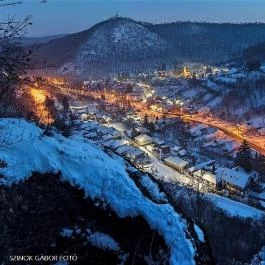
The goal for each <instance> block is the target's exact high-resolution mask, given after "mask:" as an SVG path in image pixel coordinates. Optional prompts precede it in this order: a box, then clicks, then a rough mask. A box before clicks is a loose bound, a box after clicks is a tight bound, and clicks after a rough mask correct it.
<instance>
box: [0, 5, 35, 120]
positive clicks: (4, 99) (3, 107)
mask: <svg viewBox="0 0 265 265" xmlns="http://www.w3.org/2000/svg"><path fill="white" fill-rule="evenodd" d="M21 3H22V1H7V0H0V7H1V8H5V7H7V6H15V5H18V4H21ZM29 24H31V22H30V16H27V17H25V18H24V19H22V20H19V19H16V17H14V16H13V17H7V18H6V20H4V21H0V116H2V117H3V116H6V115H10V113H13V112H14V107H15V104H14V102H15V98H16V89H17V88H18V85H19V82H20V81H22V75H24V74H25V71H26V69H27V67H29V62H30V58H29V55H30V53H31V52H30V51H26V50H25V49H23V48H22V47H21V46H19V39H20V38H21V37H23V36H24V35H25V33H26V29H27V26H28V25H29Z"/></svg>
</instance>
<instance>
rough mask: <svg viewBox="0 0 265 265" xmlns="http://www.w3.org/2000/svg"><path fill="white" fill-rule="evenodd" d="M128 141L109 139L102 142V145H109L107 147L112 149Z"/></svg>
mask: <svg viewBox="0 0 265 265" xmlns="http://www.w3.org/2000/svg"><path fill="white" fill-rule="evenodd" d="M128 143H129V142H128V141H126V140H124V139H123V140H110V141H107V142H105V143H103V145H104V146H105V147H109V148H112V149H116V148H118V147H120V146H123V145H126V144H128Z"/></svg>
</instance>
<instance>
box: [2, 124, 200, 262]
mask: <svg viewBox="0 0 265 265" xmlns="http://www.w3.org/2000/svg"><path fill="white" fill-rule="evenodd" d="M0 128H1V135H0V140H1V141H0V143H1V149H0V159H1V160H2V161H5V163H6V164H5V165H4V166H3V167H1V168H0V176H1V179H0V181H1V184H2V185H11V184H12V183H17V182H20V181H23V180H24V179H25V178H28V177H29V176H31V174H32V172H34V171H35V172H40V173H46V172H51V173H55V172H58V171H60V172H61V175H62V177H63V179H64V180H66V181H68V182H70V183H71V184H72V185H75V186H78V187H80V188H82V189H83V190H84V191H85V193H86V195H87V196H88V197H90V198H92V199H95V198H101V199H104V200H105V201H106V203H108V204H109V205H110V206H111V207H112V209H113V210H114V211H115V212H116V213H117V214H118V215H119V216H120V217H121V218H122V217H126V216H131V217H134V216H138V215H141V216H143V217H144V218H145V219H146V221H147V222H148V224H149V225H150V226H151V227H152V228H153V229H157V230H158V231H159V233H160V234H161V235H162V236H163V237H164V239H165V242H166V243H167V244H168V246H169V247H170V254H171V256H170V262H171V264H181V265H185V264H187V265H190V264H195V261H194V256H195V249H194V247H193V245H192V243H191V241H190V240H188V239H187V238H186V234H185V231H186V229H187V227H186V222H185V220H183V219H182V217H181V216H180V215H178V214H177V213H176V212H175V211H174V209H173V208H172V207H171V206H170V205H168V204H163V205H158V204H155V203H153V202H151V201H150V200H148V199H147V198H146V197H144V196H143V194H142V193H141V192H140V190H139V189H138V188H137V186H136V185H135V183H134V182H133V181H132V179H131V178H130V177H129V175H128V173H127V171H126V165H125V162H124V161H123V160H121V159H113V158H111V157H110V156H108V155H107V154H106V153H104V152H103V151H102V150H100V149H98V148H97V147H95V146H93V145H92V144H90V143H84V142H83V139H82V138H81V137H79V136H72V137H71V138H64V137H63V136H61V135H59V134H57V133H55V132H54V133H53V135H52V136H46V135H45V134H44V132H43V130H42V129H40V128H38V127H37V126H36V125H35V124H33V123H29V122H26V121H25V120H19V119H1V120H0Z"/></svg>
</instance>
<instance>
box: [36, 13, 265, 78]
mask: <svg viewBox="0 0 265 265" xmlns="http://www.w3.org/2000/svg"><path fill="white" fill-rule="evenodd" d="M264 41H265V24H261V23H252V24H217V23H198V22H176V23H168V24H150V23H144V22H137V21H134V20H132V19H129V18H120V17H119V18H111V19H109V20H106V21H103V22H101V23H99V24H96V25H95V26H93V27H91V28H90V29H88V30H86V31H82V32H79V33H76V34H70V35H67V36H65V37H63V38H58V39H56V40H51V41H50V42H48V43H46V44H41V45H35V46H34V51H35V55H36V61H37V62H42V61H47V63H48V64H52V65H54V66H55V67H57V69H59V72H60V73H62V74H77V75H84V74H85V75H87V74H88V73H89V74H90V75H104V74H106V73H117V72H128V71H134V72H140V71H146V70H150V69H158V68H159V67H161V66H162V65H163V66H166V67H174V65H175V64H176V63H177V62H180V61H189V62H202V63H220V62H225V61H228V60H230V59H233V58H234V57H236V56H238V55H240V54H241V53H242V52H243V51H244V50H245V49H247V48H248V47H250V46H253V45H256V44H259V43H261V42H264ZM54 51H56V53H54ZM51 54H52V56H51Z"/></svg>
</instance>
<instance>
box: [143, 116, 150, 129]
mask: <svg viewBox="0 0 265 265" xmlns="http://www.w3.org/2000/svg"><path fill="white" fill-rule="evenodd" d="M143 126H144V127H145V128H148V126H149V121H148V116H147V115H146V114H145V116H144V121H143Z"/></svg>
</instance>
